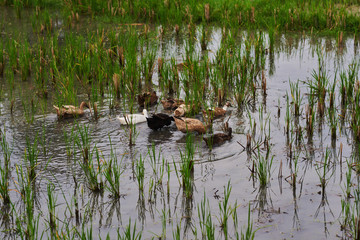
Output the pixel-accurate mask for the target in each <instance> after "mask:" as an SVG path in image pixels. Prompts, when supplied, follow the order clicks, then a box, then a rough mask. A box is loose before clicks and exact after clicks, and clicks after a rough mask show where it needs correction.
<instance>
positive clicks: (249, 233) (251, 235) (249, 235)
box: [240, 204, 258, 240]
mask: <svg viewBox="0 0 360 240" xmlns="http://www.w3.org/2000/svg"><path fill="white" fill-rule="evenodd" d="M257 230H258V229H257ZM257 230H255V231H254V230H253V222H252V221H251V211H250V204H249V210H248V222H247V227H246V230H245V232H243V231H241V238H240V239H241V240H253V239H255V233H256V231H257Z"/></svg>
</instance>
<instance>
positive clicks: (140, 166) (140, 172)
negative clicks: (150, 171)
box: [135, 155, 145, 192]
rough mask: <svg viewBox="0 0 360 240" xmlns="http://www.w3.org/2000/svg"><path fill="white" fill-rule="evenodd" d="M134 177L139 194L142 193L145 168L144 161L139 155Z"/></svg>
mask: <svg viewBox="0 0 360 240" xmlns="http://www.w3.org/2000/svg"><path fill="white" fill-rule="evenodd" d="M135 176H136V179H137V182H138V186H139V190H140V192H143V191H144V178H145V166H144V159H143V158H142V157H141V155H140V157H139V159H138V160H137V162H136V168H135Z"/></svg>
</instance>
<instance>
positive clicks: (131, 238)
mask: <svg viewBox="0 0 360 240" xmlns="http://www.w3.org/2000/svg"><path fill="white" fill-rule="evenodd" d="M117 235H118V239H120V240H140V239H141V238H142V232H141V231H140V232H136V221H135V224H134V227H131V219H129V224H128V225H127V226H126V228H125V230H124V232H123V234H120V232H119V229H118V232H117Z"/></svg>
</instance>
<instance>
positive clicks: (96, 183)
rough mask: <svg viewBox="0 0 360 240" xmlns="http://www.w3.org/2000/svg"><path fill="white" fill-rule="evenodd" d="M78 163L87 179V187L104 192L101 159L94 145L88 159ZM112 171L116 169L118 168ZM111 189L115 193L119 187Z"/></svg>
mask: <svg viewBox="0 0 360 240" xmlns="http://www.w3.org/2000/svg"><path fill="white" fill-rule="evenodd" d="M94 158H95V159H94ZM79 164H80V167H81V168H82V170H83V172H84V175H85V178H86V180H87V185H88V188H89V189H90V190H91V191H93V192H95V193H100V194H102V193H103V192H104V180H103V176H104V174H103V168H104V167H103V165H102V164H103V159H101V156H100V153H99V149H98V148H97V147H96V146H95V147H94V149H93V150H92V151H91V153H90V154H89V156H88V159H87V160H86V161H83V162H80V163H79ZM114 171H118V169H117V170H114ZM116 174H118V173H116ZM110 184H111V183H110ZM116 184H120V183H116ZM116 187H117V186H116ZM111 190H112V191H114V193H115V194H117V193H119V191H120V189H118V188H111ZM114 197H115V196H114Z"/></svg>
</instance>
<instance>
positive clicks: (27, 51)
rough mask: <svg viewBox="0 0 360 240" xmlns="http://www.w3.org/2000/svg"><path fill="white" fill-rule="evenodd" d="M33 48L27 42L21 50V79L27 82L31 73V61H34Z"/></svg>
mask: <svg viewBox="0 0 360 240" xmlns="http://www.w3.org/2000/svg"><path fill="white" fill-rule="evenodd" d="M31 58H32V53H31V48H30V46H29V43H28V42H25V43H24V44H23V45H21V46H20V50H19V67H20V72H21V79H22V80H23V81H25V80H26V79H27V78H28V77H29V76H30V73H31V61H32V59H31Z"/></svg>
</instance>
